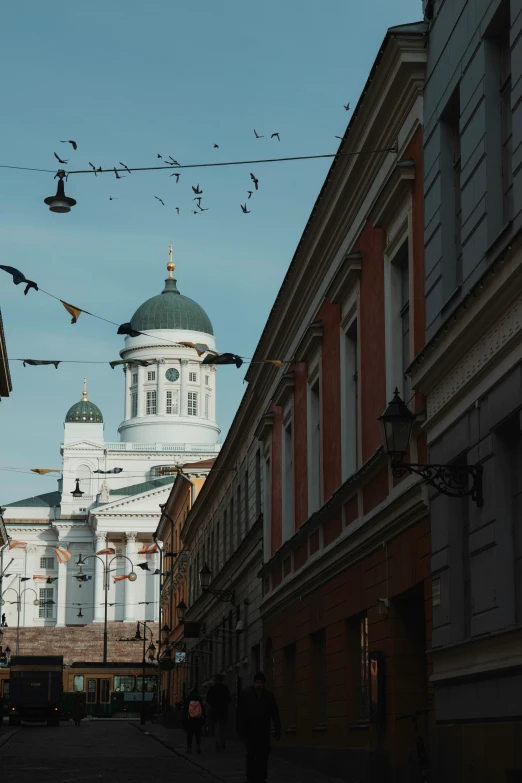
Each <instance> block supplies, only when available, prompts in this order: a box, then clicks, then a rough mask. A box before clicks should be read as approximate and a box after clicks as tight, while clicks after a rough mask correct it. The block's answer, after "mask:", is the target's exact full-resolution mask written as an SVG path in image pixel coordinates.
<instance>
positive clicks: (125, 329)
mask: <svg viewBox="0 0 522 783" xmlns="http://www.w3.org/2000/svg"><path fill="white" fill-rule="evenodd" d="M117 334H128V335H129V337H139V336H140V334H142V332H137V331H136V329H133V328H132V326H131V324H130V321H128V322H127V323H125V324H121V326H118V331H117Z"/></svg>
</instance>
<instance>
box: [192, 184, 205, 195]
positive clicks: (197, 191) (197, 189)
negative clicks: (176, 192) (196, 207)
mask: <svg viewBox="0 0 522 783" xmlns="http://www.w3.org/2000/svg"><path fill="white" fill-rule="evenodd" d="M192 190H193V191H194V193H198V194H199V193H203V191H202V190H201V189H200V187H199V182H198V184H197V185H196V187H194V185H192Z"/></svg>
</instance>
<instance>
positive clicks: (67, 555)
mask: <svg viewBox="0 0 522 783" xmlns="http://www.w3.org/2000/svg"><path fill="white" fill-rule="evenodd" d="M54 551H55V552H56V559H57V560H58V562H59V563H68V562H69V560H70V559H71V556H72V552H70V551H69V550H68V549H62V548H61V547H59V546H58V547H55V548H54Z"/></svg>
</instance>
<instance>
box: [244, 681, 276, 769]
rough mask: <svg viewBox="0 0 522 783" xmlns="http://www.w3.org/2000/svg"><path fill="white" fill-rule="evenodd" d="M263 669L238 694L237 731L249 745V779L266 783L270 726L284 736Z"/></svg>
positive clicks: (247, 753)
mask: <svg viewBox="0 0 522 783" xmlns="http://www.w3.org/2000/svg"><path fill="white" fill-rule="evenodd" d="M265 684H266V677H265V675H264V674H263V672H257V674H255V675H254V684H253V686H251V687H250V688H245V690H244V691H243V692H242V694H241V696H240V697H239V703H238V710H237V733H238V734H239V737H240V739H242V740H243V742H244V743H245V745H246V768H247V780H248V781H249V783H263V781H265V780H266V778H267V763H268V756H269V755H270V727H271V724H272V723H273V725H274V731H275V738H276V740H277V741H278V742H279V740H280V739H281V721H280V719H279V709H278V706H277V702H276V700H275V696H274V694H273V693H271V691H268V690H267V689H266V687H265Z"/></svg>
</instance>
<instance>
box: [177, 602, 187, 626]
mask: <svg viewBox="0 0 522 783" xmlns="http://www.w3.org/2000/svg"><path fill="white" fill-rule="evenodd" d="M176 611H177V613H178V620H179V621H180V622H183V620H184V618H185V613H186V611H187V604H186V603H185V601H180V602H179V604H178V605H177V606H176Z"/></svg>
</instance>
